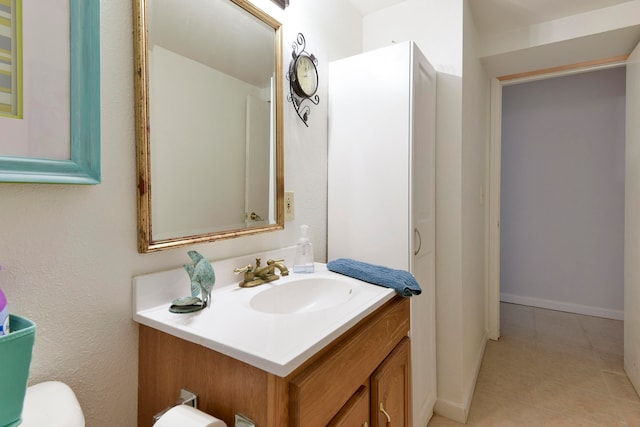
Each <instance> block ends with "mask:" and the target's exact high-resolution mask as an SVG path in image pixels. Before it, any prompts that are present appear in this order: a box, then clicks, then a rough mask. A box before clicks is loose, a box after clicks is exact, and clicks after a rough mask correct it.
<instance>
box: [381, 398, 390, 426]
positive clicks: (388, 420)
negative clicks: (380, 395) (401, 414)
mask: <svg viewBox="0 0 640 427" xmlns="http://www.w3.org/2000/svg"><path fill="white" fill-rule="evenodd" d="M380 412H382V413H383V414H384V416H385V417H387V425H389V424H391V417H390V416H389V414H388V413H387V411H385V410H384V406H382V402H380Z"/></svg>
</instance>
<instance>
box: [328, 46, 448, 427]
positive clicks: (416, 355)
mask: <svg viewBox="0 0 640 427" xmlns="http://www.w3.org/2000/svg"><path fill="white" fill-rule="evenodd" d="M328 86H329V96H328V103H329V107H328V108H329V162H328V164H329V171H328V174H329V184H328V239H327V243H328V259H329V260H332V259H336V258H341V257H346V258H353V259H357V260H361V261H366V262H370V263H374V264H380V265H385V266H387V267H392V268H397V269H403V270H408V271H410V272H412V273H413V274H414V275H415V276H416V278H417V280H418V282H419V283H420V286H421V287H422V294H421V295H419V296H414V297H412V298H411V363H412V393H413V404H412V407H413V411H412V412H413V425H414V426H420V427H423V426H425V425H426V424H427V421H428V420H429V418H430V417H431V415H432V414H433V405H434V403H435V400H436V347H435V346H436V336H435V334H436V330H435V319H436V316H435V105H436V104H435V102H436V72H435V70H434V69H433V67H432V66H431V65H430V64H429V62H428V61H427V59H426V58H425V57H424V55H423V54H422V53H421V52H420V50H419V49H418V47H417V46H416V45H415V43H413V42H403V43H399V44H394V45H391V46H389V47H386V48H382V49H378V50H375V51H370V52H366V53H363V54H360V55H356V56H353V57H349V58H345V59H342V60H338V61H334V62H332V63H330V65H329V85H328Z"/></svg>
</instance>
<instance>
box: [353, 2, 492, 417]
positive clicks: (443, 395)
mask: <svg viewBox="0 0 640 427" xmlns="http://www.w3.org/2000/svg"><path fill="white" fill-rule="evenodd" d="M463 23H464V25H463ZM463 35H464V37H466V39H465V47H464V49H463ZM475 38H476V34H475V30H474V28H473V23H472V22H471V17H470V14H469V10H468V5H467V2H466V1H464V0H456V1H447V2H442V1H437V0H407V1H405V2H402V3H399V4H398V5H395V6H392V7H389V8H387V9H384V10H381V11H379V12H377V13H373V14H371V15H367V16H366V17H365V18H364V37H363V43H364V47H365V50H370V49H374V48H377V47H382V46H386V45H388V44H390V43H393V42H400V41H404V40H410V39H411V40H414V41H415V42H416V44H417V45H418V46H419V47H420V49H421V50H422V52H423V53H424V54H425V56H426V57H427V59H428V60H429V62H431V64H432V65H434V67H435V68H436V70H437V71H438V89H437V131H436V134H437V136H436V165H437V166H436V295H437V296H436V304H437V309H436V313H437V321H436V325H437V371H438V372H437V375H438V401H437V402H436V407H435V411H436V412H438V413H440V414H442V415H445V416H447V417H450V418H453V419H456V420H459V421H463V420H465V419H466V416H467V412H468V408H469V405H470V403H471V396H472V393H473V387H474V385H475V371H476V370H477V368H478V367H479V364H480V361H481V358H482V350H483V348H484V341H485V338H484V336H485V334H484V332H485V330H484V328H485V320H484V316H485V301H486V298H485V283H484V280H485V274H484V262H485V243H484V238H485V237H484V229H485V223H484V221H485V219H484V218H485V213H484V210H485V209H484V207H483V205H482V202H481V193H482V186H483V185H484V180H485V166H484V162H485V157H486V154H485V151H486V141H487V140H486V136H487V135H486V133H487V131H486V123H487V113H486V112H487V109H488V96H489V94H488V84H489V83H488V80H487V79H486V76H484V72H483V71H482V67H481V66H480V64H479V62H478V59H477V57H476V48H475ZM463 50H464V52H463ZM463 99H464V100H465V106H464V107H463ZM463 248H464V249H463ZM413 363H418V362H416V361H414V362H413Z"/></svg>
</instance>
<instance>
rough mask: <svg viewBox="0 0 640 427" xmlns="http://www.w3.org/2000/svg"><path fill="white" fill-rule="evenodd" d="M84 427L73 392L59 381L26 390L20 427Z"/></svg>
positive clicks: (80, 410) (82, 417)
mask: <svg viewBox="0 0 640 427" xmlns="http://www.w3.org/2000/svg"><path fill="white" fill-rule="evenodd" d="M42 426H47V427H84V415H82V408H80V404H79V403H78V400H77V399H76V395H75V394H74V393H73V390H71V388H70V387H69V386H68V385H66V384H65V383H61V382H59V381H47V382H44V383H40V384H36V385H33V386H31V387H28V388H27V393H26V395H25V397H24V407H23V409H22V424H20V427H42Z"/></svg>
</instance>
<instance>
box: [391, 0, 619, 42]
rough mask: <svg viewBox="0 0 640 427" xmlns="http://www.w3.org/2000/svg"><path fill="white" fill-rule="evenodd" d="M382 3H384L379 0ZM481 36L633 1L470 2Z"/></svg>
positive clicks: (490, 0)
mask: <svg viewBox="0 0 640 427" xmlns="http://www.w3.org/2000/svg"><path fill="white" fill-rule="evenodd" d="M380 1H382V0H380ZM389 1H390V0H389ZM468 1H469V6H470V7H471V13H472V14H473V20H474V22H475V24H476V30H477V31H478V34H479V35H480V36H485V35H487V34H497V33H502V32H504V31H508V30H513V29H516V28H523V27H528V26H530V25H534V24H539V23H541V22H546V21H551V20H554V19H558V18H564V17H567V16H571V15H577V14H579V13H584V12H588V11H590V10H596V9H602V8H605V7H610V6H615V5H617V4H620V3H625V2H627V1H630V0H468Z"/></svg>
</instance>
